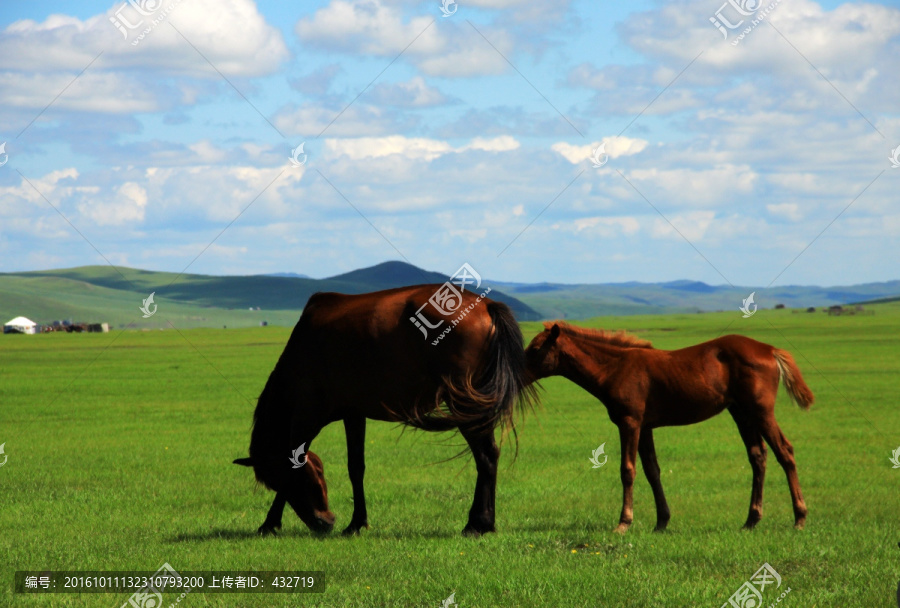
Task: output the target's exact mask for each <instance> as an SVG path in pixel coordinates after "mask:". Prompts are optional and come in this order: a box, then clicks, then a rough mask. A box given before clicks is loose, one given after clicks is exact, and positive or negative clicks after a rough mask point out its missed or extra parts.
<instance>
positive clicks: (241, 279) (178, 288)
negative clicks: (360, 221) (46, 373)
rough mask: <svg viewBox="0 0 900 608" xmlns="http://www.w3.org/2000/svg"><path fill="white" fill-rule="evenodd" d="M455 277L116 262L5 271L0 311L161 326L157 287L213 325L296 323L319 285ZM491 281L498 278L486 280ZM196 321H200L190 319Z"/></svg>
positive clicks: (400, 270)
mask: <svg viewBox="0 0 900 608" xmlns="http://www.w3.org/2000/svg"><path fill="white" fill-rule="evenodd" d="M448 279H449V277H448V276H446V275H443V274H441V273H437V272H428V271H425V270H421V269H419V268H417V267H415V266H412V265H410V264H406V263H405V262H384V263H382V264H378V265H376V266H372V267H370V268H362V269H360V270H355V271H353V272H349V273H346V274H342V275H338V276H335V277H330V278H327V279H310V278H299V277H290V276H271V275H253V276H224V277H223V276H210V275H199V274H185V275H178V274H175V273H168V272H154V271H148V270H140V269H134V268H124V267H117V268H113V267H111V266H82V267H79V268H65V269H61V270H45V271H36V272H17V273H0V318H2V319H3V320H6V316H8V318H12V317H15V316H19V315H23V316H26V317H29V318H31V319H32V320H33V321H36V322H38V323H47V322H50V321H53V320H57V319H68V318H77V319H78V320H84V321H108V322H112V323H115V324H118V323H121V322H136V323H138V324H139V325H141V326H161V325H162V318H161V317H160V318H159V319H153V320H152V321H144V320H143V318H142V316H141V315H140V314H137V315H136V317H137V318H135V313H136V312H137V306H139V305H140V303H141V301H142V298H145V297H147V295H148V294H150V293H155V294H156V295H155V300H156V303H157V304H158V305H161V304H160V303H161V302H171V303H178V304H179V306H180V308H179V310H182V311H183V314H184V318H185V319H186V320H189V321H190V320H196V321H198V322H199V323H200V324H202V323H203V322H205V321H209V323H208V324H209V325H210V326H212V325H218V323H219V321H218V320H216V321H215V322H213V321H211V319H213V318H216V319H218V317H219V316H221V315H218V313H215V312H214V311H215V310H220V311H221V310H226V311H227V310H243V311H251V310H252V311H253V312H254V313H265V311H270V314H269V315H268V316H273V315H272V314H271V311H295V312H294V313H293V314H285V315H284V316H285V317H287V318H292V319H293V321H291V323H290V324H293V323H295V322H296V319H297V318H298V317H299V311H300V310H301V309H302V308H303V307H304V306H306V302H307V300H309V298H310V296H311V295H313V294H314V293H316V292H319V291H333V292H339V293H351V294H354V293H366V292H370V291H380V290H382V289H390V288H393V287H402V286H406V285H418V284H423V283H443V282H445V281H447V280H448ZM484 284H486V285H490V284H489V283H487V282H486V281H485V282H484ZM490 297H491V298H492V299H494V300H498V301H501V302H505V303H506V304H508V305H509V307H510V308H511V309H512V311H513V313H515V315H516V318H517V319H519V320H520V321H534V320H537V319H540V318H541V315H540V313H539V312H538V311H536V310H534V309H532V308H531V307H529V306H528V305H527V304H525V303H523V302H522V301H521V300H518V299H517V298H514V297H511V296H509V295H507V294H504V293H503V292H502V291H497V290H494V291H491V294H490ZM135 303H136V304H135ZM257 308H259V309H260V310H259V311H257V310H256V309H257ZM100 310H102V311H103V313H102V315H100V317H98V315H99V314H100V313H99V312H95V311H100ZM192 311H193V313H192ZM4 315H6V316H4ZM244 317H246V315H244ZM257 317H258V318H257ZM265 317H266V315H265V314H256V316H255V317H254V318H253V321H252V322H253V323H256V324H258V323H259V321H260V320H266V321H269V319H267V318H265ZM273 318H275V317H273ZM279 318H281V317H279ZM123 320H125V321H123ZM249 322H250V321H248V323H249ZM223 324H227V323H224V322H223ZM251 324H252V323H251ZM191 325H196V324H194V323H187V325H184V326H191Z"/></svg>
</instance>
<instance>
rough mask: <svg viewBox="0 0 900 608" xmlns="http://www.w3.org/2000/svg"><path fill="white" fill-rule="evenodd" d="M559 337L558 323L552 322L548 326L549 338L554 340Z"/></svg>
mask: <svg viewBox="0 0 900 608" xmlns="http://www.w3.org/2000/svg"><path fill="white" fill-rule="evenodd" d="M558 337H559V324H557V323H554V324H553V327H551V328H550V339H551V340H556V339H557V338H558Z"/></svg>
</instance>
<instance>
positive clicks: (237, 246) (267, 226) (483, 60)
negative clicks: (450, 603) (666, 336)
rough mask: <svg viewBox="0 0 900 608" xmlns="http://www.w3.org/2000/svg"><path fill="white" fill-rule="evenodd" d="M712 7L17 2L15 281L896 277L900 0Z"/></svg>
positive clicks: (2, 249)
mask: <svg viewBox="0 0 900 608" xmlns="http://www.w3.org/2000/svg"><path fill="white" fill-rule="evenodd" d="M123 6H124V8H123ZM722 6H723V4H722V3H721V2H717V1H690V2H671V3H670V2H634V3H607V2H604V3H595V2H576V1H573V2H565V1H555V2H549V1H547V2H544V1H540V0H538V1H530V2H526V1H524V0H474V1H472V2H459V3H454V4H448V9H449V10H450V11H453V10H455V12H454V13H453V14H452V15H450V16H448V17H444V16H443V15H442V11H441V8H442V7H441V2H440V1H433V2H413V1H406V0H395V1H392V0H331V1H321V2H305V3H302V8H301V7H300V6H298V4H297V3H283V2H274V1H273V2H256V3H255V2H252V1H251V0H225V1H213V0H162V1H160V0H132V4H129V3H127V2H116V3H108V2H90V1H85V2H80V3H70V2H35V3H4V5H3V7H2V8H0V104H2V107H3V110H4V111H3V112H2V113H0V143H2V142H4V141H5V142H6V146H5V150H6V153H7V154H8V157H6V163H5V164H4V165H3V166H0V271H19V270H38V269H47V268H59V267H70V266H80V265H87V264H105V263H107V262H109V263H113V264H117V265H126V266H131V267H139V268H147V269H152V270H168V271H175V272H179V271H181V270H183V269H185V268H186V267H187V268H188V271H189V272H197V273H209V274H256V273H265V272H299V273H305V274H309V275H311V276H317V277H322V276H328V275H333V274H337V273H341V272H346V271H348V270H352V269H354V268H358V267H361V266H366V265H371V264H374V263H378V262H381V261H385V260H389V259H404V258H405V259H406V260H407V261H409V262H411V263H413V264H416V265H418V266H422V267H424V268H427V269H429V270H438V271H443V272H447V273H452V272H453V271H454V270H456V269H457V268H458V267H459V266H460V265H461V264H462V263H463V262H468V263H469V264H471V265H472V266H473V267H475V268H476V269H478V271H479V272H480V273H481V274H482V275H483V276H487V277H490V278H494V279H500V280H515V281H529V282H537V281H551V282H615V281H629V280H637V281H665V280H674V279H681V278H687V279H694V280H702V281H706V282H708V283H714V284H722V283H729V282H730V283H732V284H734V285H753V286H767V285H769V284H770V283H772V282H773V281H774V284H776V285H778V284H823V285H838V284H849V283H857V282H866V281H884V280H891V279H897V278H900V276H898V272H897V265H896V262H895V261H894V260H896V259H898V258H900V255H898V253H900V251H898V249H900V245H898V243H900V238H898V237H900V207H898V204H897V203H898V201H897V192H898V180H900V170H898V169H894V168H893V167H892V163H891V161H890V160H889V157H890V156H891V154H892V151H893V150H894V149H896V148H897V147H898V146H900V116H898V110H897V109H898V108H900V73H898V72H900V68H898V67H897V66H898V63H897V57H898V56H900V6H898V4H897V3H896V2H893V3H883V4H877V3H869V4H861V3H838V2H825V3H816V2H811V1H807V0H781V1H780V2H772V3H770V4H766V5H764V6H762V7H760V6H759V3H757V2H754V0H742V1H739V0H733V3H732V4H726V5H724V8H723V9H722V11H720V13H719V14H720V17H724V18H725V19H726V20H730V23H736V22H738V21H739V20H740V19H742V18H743V19H744V20H745V22H744V23H743V24H742V25H741V26H739V27H737V28H735V29H733V30H727V31H726V33H727V34H728V37H727V38H724V39H723V34H722V33H720V31H719V30H718V29H717V28H716V27H714V25H713V24H712V23H711V22H710V17H713V16H714V14H715V13H716V11H717V9H719V8H720V7H722ZM136 7H137V8H136ZM767 7H771V10H769V9H768V8H767ZM138 8H139V9H141V10H142V11H143V12H144V15H143V16H142V15H141V14H140V13H139V12H137V9H138ZM739 9H740V10H743V11H744V13H743V15H742V14H741V13H740V12H739ZM763 14H765V17H764V18H762V19H760V16H761V15H763ZM116 15H118V17H119V20H118V23H119V25H120V26H122V24H123V23H124V22H127V23H128V24H131V25H135V24H137V22H138V21H139V20H141V19H144V24H142V25H141V26H139V27H137V28H135V29H130V28H128V27H124V26H123V27H122V30H121V31H120V29H117V28H116V26H115V25H114V24H113V23H112V22H111V18H116ZM754 19H756V20H757V22H758V24H757V25H755V26H752V27H749V26H751V25H752V23H753V20H754ZM154 20H155V21H156V24H155V25H153V21H154ZM148 27H149V31H147V32H146V34H145V36H144V38H140V39H139V38H138V34H139V33H141V32H142V31H145V28H148ZM748 29H749V31H747V30H748ZM742 32H743V33H744V34H745V36H744V38H741V39H738V37H739V36H740V34H741V33H742ZM735 42H738V43H737V44H733V43H735ZM135 43H136V44H135ZM510 64H512V65H510ZM512 66H515V67H512ZM85 68H86V69H85ZM301 143H302V144H303V145H304V152H305V153H306V154H307V157H306V158H307V162H306V164H304V165H302V166H300V167H294V166H293V165H292V164H291V162H290V160H289V157H290V155H291V151H292V150H293V149H295V148H296V147H297V146H298V145H300V144H301ZM601 145H603V146H604V150H605V152H606V153H607V154H606V155H603V154H599V153H598V155H597V156H598V158H600V159H603V160H605V161H606V162H605V163H603V165H602V166H601V167H599V168H597V167H594V166H593V163H592V162H591V156H592V155H593V154H594V150H596V149H597V148H598V147H600V146H601ZM3 160H4V157H3V156H2V155H0V162H3ZM211 243H212V244H211ZM201 253H202V254H201ZM198 254H201V255H199V257H197V256H198ZM195 258H196V259H195ZM192 260H193V262H192Z"/></svg>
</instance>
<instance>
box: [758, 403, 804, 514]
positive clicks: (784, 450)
mask: <svg viewBox="0 0 900 608" xmlns="http://www.w3.org/2000/svg"><path fill="white" fill-rule="evenodd" d="M762 434H763V437H765V438H766V442H768V444H769V447H771V448H772V451H773V452H775V458H777V459H778V464H780V465H781V468H782V469H784V473H785V475H787V480H788V486H789V487H790V489H791V501H792V502H793V503H794V527H795V528H797V529H798V530H802V529H803V526H804V524H805V523H806V514H807V513H808V511H807V508H806V503H805V502H804V501H803V493H802V492H801V491H800V479H799V478H798V477H797V463H796V462H795V461H794V446H792V445H791V442H790V441H788V440H787V437H785V436H784V433H782V432H781V428H780V427H779V426H778V423H777V422H775V416H774V414H772V415H770V416H768V417H766V418H765V419H764V420H763V421H762Z"/></svg>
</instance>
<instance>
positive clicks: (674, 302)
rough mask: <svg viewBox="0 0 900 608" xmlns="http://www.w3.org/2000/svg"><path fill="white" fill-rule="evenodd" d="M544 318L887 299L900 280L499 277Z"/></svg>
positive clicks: (893, 295)
mask: <svg viewBox="0 0 900 608" xmlns="http://www.w3.org/2000/svg"><path fill="white" fill-rule="evenodd" d="M498 284H500V285H502V286H503V289H504V291H506V292H507V293H508V294H510V295H512V296H514V297H516V298H518V299H520V300H522V301H523V302H525V303H526V304H528V305H529V306H531V307H532V308H534V309H535V310H537V311H539V312H540V313H541V314H542V315H543V317H544V318H560V319H585V318H589V317H598V316H604V315H632V314H656V313H662V312H710V311H716V310H737V309H738V307H739V306H740V305H741V303H742V302H743V299H744V298H746V297H747V296H748V295H750V293H751V292H755V294H756V295H755V297H754V299H755V301H756V304H757V305H758V306H759V307H760V308H774V307H775V306H776V305H778V304H783V305H784V306H785V307H787V308H807V307H810V306H813V307H817V308H818V307H822V306H832V305H835V304H851V303H857V302H865V301H870V300H875V299H878V300H884V299H885V298H887V299H890V298H896V297H898V296H900V281H888V282H884V283H865V284H861V285H851V286H838V287H818V286H801V285H788V286H780V287H771V288H768V289H766V288H763V287H731V286H730V285H707V284H706V283H703V282H701V281H669V282H666V283H638V282H634V281H630V282H628V283H606V284H594V285H591V284H583V285H567V284H561V283H560V284H557V283H539V284H522V283H498Z"/></svg>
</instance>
